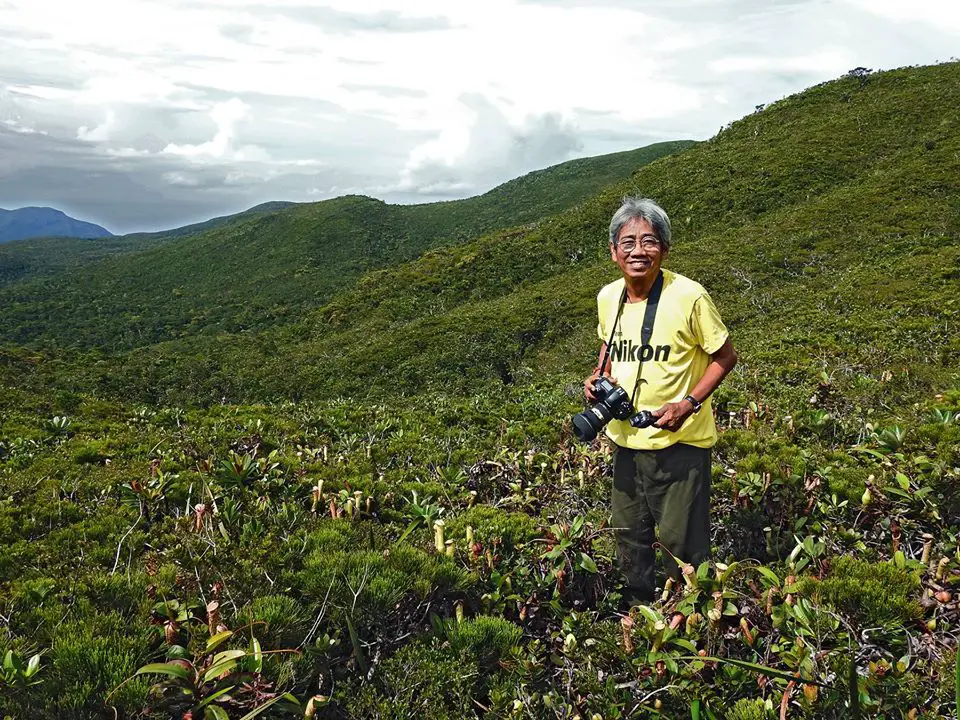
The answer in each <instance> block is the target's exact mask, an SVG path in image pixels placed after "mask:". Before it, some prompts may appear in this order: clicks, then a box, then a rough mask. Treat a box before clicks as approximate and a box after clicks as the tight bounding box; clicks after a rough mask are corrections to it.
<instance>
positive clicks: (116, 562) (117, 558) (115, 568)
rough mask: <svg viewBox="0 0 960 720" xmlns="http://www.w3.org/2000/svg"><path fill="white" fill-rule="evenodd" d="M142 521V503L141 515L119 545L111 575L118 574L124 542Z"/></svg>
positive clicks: (141, 506)
mask: <svg viewBox="0 0 960 720" xmlns="http://www.w3.org/2000/svg"><path fill="white" fill-rule="evenodd" d="M141 520H143V502H141V503H140V515H139V516H138V517H137V519H136V522H134V523H133V525H131V526H130V528H129V529H128V530H127V531H126V532H125V533H124V534H123V537H122V538H120V542H119V543H117V557H116V558H114V560H113V570H111V571H110V574H111V575H113V574H114V573H115V572H117V565H119V564H120V548H121V547H122V546H123V541H124V540H126V539H127V538H128V537H130V533H132V532H133V529H134V528H135V527H136V526H137V525H139V524H140V521H141Z"/></svg>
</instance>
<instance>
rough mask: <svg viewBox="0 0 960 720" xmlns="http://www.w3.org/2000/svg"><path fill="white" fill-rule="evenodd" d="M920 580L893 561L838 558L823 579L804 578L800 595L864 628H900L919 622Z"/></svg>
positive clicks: (920, 613)
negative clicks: (872, 561) (918, 598)
mask: <svg viewBox="0 0 960 720" xmlns="http://www.w3.org/2000/svg"><path fill="white" fill-rule="evenodd" d="M919 590H920V580H919V579H918V578H917V576H916V575H915V574H914V573H912V572H910V571H909V570H906V569H904V568H899V567H897V566H896V565H894V564H893V563H892V562H878V563H871V562H867V561H864V560H858V559H857V558H854V557H849V556H841V557H838V558H836V559H835V560H833V561H832V562H831V564H830V571H829V573H828V574H827V576H826V577H825V578H824V579H823V580H816V579H815V578H811V577H807V578H803V579H802V580H801V581H800V592H801V593H802V594H804V595H807V596H809V597H810V598H812V599H813V600H814V601H815V602H817V603H822V604H824V605H827V606H829V607H831V608H833V609H834V610H836V611H837V612H840V613H842V614H843V615H845V616H846V617H848V618H850V619H852V620H853V621H854V622H856V623H858V624H860V625H861V626H864V627H873V626H902V625H906V624H908V623H910V622H913V621H915V620H918V619H919V618H920V617H921V615H922V612H921V608H920V604H919V602H918V601H917V600H916V596H917V594H918V592H919Z"/></svg>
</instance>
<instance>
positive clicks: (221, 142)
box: [163, 98, 269, 162]
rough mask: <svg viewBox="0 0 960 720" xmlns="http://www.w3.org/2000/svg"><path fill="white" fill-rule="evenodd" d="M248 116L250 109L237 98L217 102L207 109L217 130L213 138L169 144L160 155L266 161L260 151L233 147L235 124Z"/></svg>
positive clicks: (251, 147)
mask: <svg viewBox="0 0 960 720" xmlns="http://www.w3.org/2000/svg"><path fill="white" fill-rule="evenodd" d="M249 113H250V106H249V105H247V104H246V103H244V102H242V101H241V100H239V99H238V98H231V99H230V100H228V101H227V102H223V103H217V104H216V105H214V106H213V108H212V109H211V110H210V119H211V120H213V122H214V124H215V125H216V128H217V131H216V133H215V134H214V136H213V138H212V139H210V140H207V141H206V142H202V143H198V144H196V145H190V144H186V145H178V144H177V143H170V144H169V145H167V146H166V147H165V148H164V149H163V152H164V153H166V154H168V155H179V156H182V157H185V158H190V159H193V160H196V159H202V158H214V159H220V160H223V159H232V160H235V161H240V162H242V161H245V160H259V161H265V160H269V157H268V156H267V154H266V153H265V152H263V150H261V149H260V148H256V147H253V146H245V147H235V142H234V141H235V139H236V136H237V132H236V126H237V123H238V122H240V121H241V120H243V119H244V118H245V117H247V115H248V114H249Z"/></svg>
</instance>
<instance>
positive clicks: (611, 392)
mask: <svg viewBox="0 0 960 720" xmlns="http://www.w3.org/2000/svg"><path fill="white" fill-rule="evenodd" d="M593 394H594V397H596V398H597V401H596V402H595V403H594V404H593V405H591V406H590V407H588V408H587V409H586V410H584V411H583V412H582V413H579V414H577V415H574V416H573V434H574V435H576V436H577V438H578V439H580V440H583V441H584V442H591V441H592V440H593V439H594V438H595V437H596V436H597V434H598V433H599V432H600V431H601V430H603V428H604V427H605V426H606V424H607V423H608V422H610V421H611V420H613V419H614V418H616V419H617V420H626V419H628V418H629V420H630V425H631V426H633V427H635V428H646V427H650V426H651V425H653V423H654V422H656V418H655V417H654V416H653V413H651V412H650V411H649V410H641V411H640V412H637V411H636V410H635V409H634V407H633V403H632V402H631V401H630V396H629V395H627V391H626V390H624V389H623V388H622V387H620V386H619V385H614V384H613V383H612V382H610V378H607V377H604V376H602V375H601V376H600V377H599V378H597V381H596V382H595V383H594V384H593Z"/></svg>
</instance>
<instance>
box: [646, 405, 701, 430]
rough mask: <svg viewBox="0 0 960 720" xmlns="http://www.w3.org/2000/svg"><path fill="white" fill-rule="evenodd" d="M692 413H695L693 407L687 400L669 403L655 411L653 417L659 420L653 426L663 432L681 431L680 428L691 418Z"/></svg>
mask: <svg viewBox="0 0 960 720" xmlns="http://www.w3.org/2000/svg"><path fill="white" fill-rule="evenodd" d="M691 413H693V405H691V404H690V403H689V402H688V401H686V400H681V401H680V402H675V403H667V404H666V405H664V406H663V407H662V408H660V409H659V410H654V411H653V416H654V417H655V418H657V421H656V422H655V423H654V424H653V426H654V427H658V428H661V429H662V430H669V431H670V432H676V431H677V430H679V429H680V426H681V425H683V423H684V421H685V420H686V419H687V418H688V417H690V415H691Z"/></svg>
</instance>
